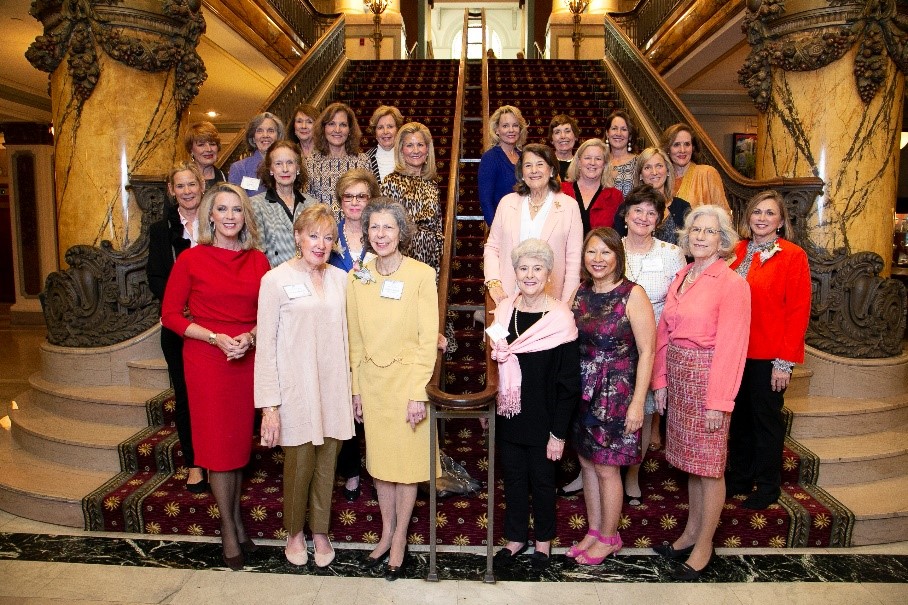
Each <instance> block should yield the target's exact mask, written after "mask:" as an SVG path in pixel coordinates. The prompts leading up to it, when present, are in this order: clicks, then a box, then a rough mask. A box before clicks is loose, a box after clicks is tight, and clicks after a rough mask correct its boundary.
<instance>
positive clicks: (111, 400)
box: [28, 372, 166, 407]
mask: <svg viewBox="0 0 908 605" xmlns="http://www.w3.org/2000/svg"><path fill="white" fill-rule="evenodd" d="M28 383H29V385H31V387H32V388H33V389H34V390H36V391H40V392H42V393H45V394H47V395H52V396H54V397H60V398H62V399H72V400H75V401H87V402H91V403H98V404H106V405H122V406H140V407H144V406H145V403H146V402H147V401H148V400H149V399H153V398H154V397H156V396H157V395H159V394H161V392H162V391H161V390H159V389H149V388H145V387H133V386H128V385H110V386H90V385H74V386H70V385H63V384H60V383H56V382H51V381H50V380H46V379H44V378H43V377H42V376H41V373H40V372H35V373H34V374H32V375H31V376H29V377H28ZM165 390H166V389H165Z"/></svg>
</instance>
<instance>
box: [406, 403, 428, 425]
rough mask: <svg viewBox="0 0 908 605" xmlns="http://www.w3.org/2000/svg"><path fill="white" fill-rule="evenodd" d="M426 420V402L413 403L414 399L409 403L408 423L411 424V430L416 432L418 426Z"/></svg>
mask: <svg viewBox="0 0 908 605" xmlns="http://www.w3.org/2000/svg"><path fill="white" fill-rule="evenodd" d="M425 419H426V402H425V401H413V400H412V399H411V400H410V401H408V402H407V422H409V423H410V428H411V429H413V430H414V431H415V430H416V425H417V424H419V423H420V422H422V421H423V420H425Z"/></svg>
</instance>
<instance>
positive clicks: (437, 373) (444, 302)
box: [426, 10, 498, 410]
mask: <svg viewBox="0 0 908 605" xmlns="http://www.w3.org/2000/svg"><path fill="white" fill-rule="evenodd" d="M482 18H483V31H485V11H484V10H483V11H482ZM468 25H469V11H468V10H464V17H463V39H462V44H461V53H460V66H459V68H458V74H457V101H456V102H455V106H454V124H455V125H456V131H455V135H454V136H453V137H452V140H453V143H452V146H451V160H450V161H451V170H450V171H449V173H448V200H447V206H446V208H445V229H444V238H445V250H444V253H443V254H442V262H441V267H440V269H439V276H438V319H439V326H440V327H441V329H442V330H444V326H445V323H446V322H447V317H448V288H449V282H450V276H451V261H452V259H453V257H454V252H455V250H456V242H455V241H454V240H455V223H456V222H457V203H458V201H459V198H460V196H459V190H460V179H459V170H460V148H461V140H462V138H463V136H462V135H463V105H464V96H465V95H466V76H467V27H468ZM482 64H483V71H485V69H486V53H485V37H484V36H483V52H482ZM483 99H484V101H485V105H484V112H483V116H484V117H485V120H484V122H483V123H487V122H488V85H487V81H486V80H485V79H483ZM489 300H490V299H489V298H488V294H486V309H489V308H490V305H489ZM486 321H489V315H488V311H487V312H486ZM443 363H444V353H439V354H438V357H437V358H436V360H435V370H434V372H433V373H432V379H431V380H430V381H429V384H428V385H426V394H427V395H428V396H429V399H430V400H431V401H432V403H434V404H435V405H437V406H439V407H443V408H457V409H461V410H473V409H479V408H484V407H487V406H488V404H489V402H490V401H492V400H493V399H494V397H495V396H496V394H497V393H498V365H497V364H495V363H493V362H492V358H491V350H490V349H489V347H486V368H487V371H486V386H485V389H484V390H482V391H480V392H479V393H469V394H466V395H456V394H451V393H446V392H445V391H444V390H443V389H442V385H441V380H442V373H443V372H442V368H443Z"/></svg>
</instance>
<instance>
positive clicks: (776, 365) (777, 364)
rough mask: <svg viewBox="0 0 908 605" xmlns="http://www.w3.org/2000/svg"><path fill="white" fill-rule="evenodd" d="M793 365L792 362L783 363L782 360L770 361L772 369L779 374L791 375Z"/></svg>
mask: <svg viewBox="0 0 908 605" xmlns="http://www.w3.org/2000/svg"><path fill="white" fill-rule="evenodd" d="M794 367H795V363H794V362H793V361H785V360H784V359H778V358H776V359H773V360H772V369H773V370H778V371H780V372H787V373H789V374H791V371H792V370H793V369H794Z"/></svg>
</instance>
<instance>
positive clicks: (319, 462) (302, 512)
mask: <svg viewBox="0 0 908 605" xmlns="http://www.w3.org/2000/svg"><path fill="white" fill-rule="evenodd" d="M341 444H342V442H341V441H339V440H337V439H332V438H330V437H325V443H324V444H323V445H313V444H311V443H304V444H303V445H295V446H284V448H283V449H284V529H286V530H287V531H288V532H289V533H290V535H291V536H294V535H296V534H298V533H299V532H301V531H303V526H304V525H305V524H306V513H307V511H308V513H309V529H310V530H311V531H312V533H315V534H327V533H328V525H329V522H330V520H331V492H332V490H333V489H334V468H335V466H336V465H337V454H338V452H339V451H340V447H341Z"/></svg>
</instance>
